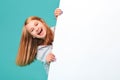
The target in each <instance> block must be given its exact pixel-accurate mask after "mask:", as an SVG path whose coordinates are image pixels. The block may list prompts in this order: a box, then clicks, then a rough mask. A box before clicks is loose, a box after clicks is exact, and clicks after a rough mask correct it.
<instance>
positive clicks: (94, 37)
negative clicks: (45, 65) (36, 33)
mask: <svg viewBox="0 0 120 80" xmlns="http://www.w3.org/2000/svg"><path fill="white" fill-rule="evenodd" d="M60 8H61V9H62V10H63V14H62V15H61V16H59V18H58V21H57V26H56V31H55V39H54V45H53V46H54V47H53V53H54V54H55V55H56V58H57V60H56V62H53V63H51V66H50V72H49V76H48V80H120V0H60Z"/></svg>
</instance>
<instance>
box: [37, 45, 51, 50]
mask: <svg viewBox="0 0 120 80" xmlns="http://www.w3.org/2000/svg"><path fill="white" fill-rule="evenodd" d="M48 48H52V45H40V46H38V50H41V49H48Z"/></svg>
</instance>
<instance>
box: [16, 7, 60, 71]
mask: <svg viewBox="0 0 120 80" xmlns="http://www.w3.org/2000/svg"><path fill="white" fill-rule="evenodd" d="M61 13H62V11H61V10H60V9H56V10H55V13H54V14H55V17H56V18H57V17H58V16H59V15H60V14H61ZM53 39H54V33H53V31H52V30H51V29H50V27H48V25H47V24H46V23H45V22H44V21H43V19H41V18H39V17H36V16H31V17H29V18H27V19H26V21H25V23H24V27H23V31H22V36H21V41H20V45H19V49H18V55H17V58H16V64H17V65H19V66H25V65H28V64H30V63H32V62H33V61H34V60H35V59H38V60H40V61H41V62H42V63H43V64H44V66H45V69H46V72H47V73H48V69H49V64H50V62H53V61H55V56H54V54H52V53H51V50H52V42H53Z"/></svg>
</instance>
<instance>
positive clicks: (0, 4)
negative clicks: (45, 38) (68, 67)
mask: <svg viewBox="0 0 120 80" xmlns="http://www.w3.org/2000/svg"><path fill="white" fill-rule="evenodd" d="M57 7H59V0H0V80H46V79H47V75H46V74H45V71H44V68H43V65H42V64H41V63H40V62H39V61H35V62H33V63H32V64H31V65H29V66H25V67H19V66H17V65H16V64H15V59H16V55H17V50H18V46H19V42H20V37H21V31H22V27H23V24H24V21H25V19H26V18H27V17H29V16H39V17H41V18H43V19H44V20H45V21H46V23H47V24H48V25H49V26H55V24H56V19H55V17H54V10H55V9H56V8H57Z"/></svg>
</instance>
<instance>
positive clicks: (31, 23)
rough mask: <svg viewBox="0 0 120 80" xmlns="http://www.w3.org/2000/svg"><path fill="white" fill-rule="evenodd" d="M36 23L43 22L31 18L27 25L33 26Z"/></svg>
mask: <svg viewBox="0 0 120 80" xmlns="http://www.w3.org/2000/svg"><path fill="white" fill-rule="evenodd" d="M36 23H39V24H41V25H42V23H41V22H40V21H38V20H31V21H30V22H29V23H28V24H27V25H31V26H32V25H34V24H36Z"/></svg>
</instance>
